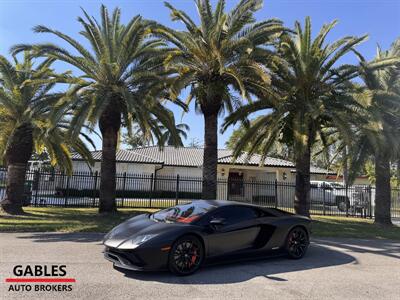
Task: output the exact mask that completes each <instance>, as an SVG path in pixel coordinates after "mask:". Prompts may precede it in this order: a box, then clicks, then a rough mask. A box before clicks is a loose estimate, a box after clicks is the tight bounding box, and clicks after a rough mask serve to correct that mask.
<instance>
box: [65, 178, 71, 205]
mask: <svg viewBox="0 0 400 300" xmlns="http://www.w3.org/2000/svg"><path fill="white" fill-rule="evenodd" d="M70 178H71V176H67V188H66V189H65V200H64V206H67V205H68V195H69V180H70Z"/></svg>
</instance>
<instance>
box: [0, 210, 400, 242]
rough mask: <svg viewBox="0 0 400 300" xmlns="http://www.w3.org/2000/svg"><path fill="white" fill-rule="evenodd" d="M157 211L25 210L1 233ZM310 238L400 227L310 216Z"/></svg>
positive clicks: (89, 224) (75, 227) (396, 235)
mask: <svg viewBox="0 0 400 300" xmlns="http://www.w3.org/2000/svg"><path fill="white" fill-rule="evenodd" d="M156 210H157V209H149V208H129V209H119V211H118V213H116V214H112V215H107V216H103V215H99V214H97V209H95V208H55V207H51V208H41V207H40V208H39V207H29V208H25V211H26V212H27V214H26V215H24V216H18V217H13V216H7V215H0V232H7V231H8V232H34V231H42V232H45V231H47V232H107V231H108V230H110V229H111V228H112V227H114V226H115V225H117V224H119V223H121V222H122V221H124V220H125V219H127V218H130V217H132V216H134V215H137V214H141V213H146V212H154V211H156ZM313 220H314V221H315V222H314V223H313V226H312V231H313V236H316V237H347V238H387V239H395V240H400V227H398V226H396V227H393V228H382V227H379V226H376V225H374V224H373V221H372V220H369V219H361V218H346V217H324V216H313Z"/></svg>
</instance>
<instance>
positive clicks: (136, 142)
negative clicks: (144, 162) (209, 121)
mask: <svg viewBox="0 0 400 300" xmlns="http://www.w3.org/2000/svg"><path fill="white" fill-rule="evenodd" d="M172 118H173V116H172ZM154 126H156V127H158V130H159V132H160V134H161V135H160V136H158V137H156V136H154V134H153V133H152V130H150V131H149V132H144V131H143V129H142V128H140V126H139V125H138V124H134V125H133V128H132V132H133V134H132V135H131V136H129V135H128V134H124V135H123V143H124V144H126V145H128V146H129V147H130V148H131V149H135V148H137V147H146V146H150V145H155V144H158V145H159V146H160V147H163V146H166V145H167V146H178V147H183V142H182V138H184V139H186V138H187V131H189V129H190V128H189V126H188V125H187V124H185V123H181V124H176V125H175V132H171V131H170V130H169V129H168V128H167V127H166V126H164V125H162V124H160V123H159V122H157V121H156V120H155V124H154ZM153 132H154V130H153ZM157 139H158V140H157Z"/></svg>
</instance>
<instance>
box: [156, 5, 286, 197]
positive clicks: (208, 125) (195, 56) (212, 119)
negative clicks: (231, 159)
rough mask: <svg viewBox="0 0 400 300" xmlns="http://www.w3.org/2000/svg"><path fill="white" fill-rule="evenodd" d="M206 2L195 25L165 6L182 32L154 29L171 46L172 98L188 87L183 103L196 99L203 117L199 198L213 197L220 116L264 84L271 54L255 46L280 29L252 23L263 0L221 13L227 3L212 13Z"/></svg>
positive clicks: (277, 23) (166, 62)
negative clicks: (181, 27) (182, 28)
mask: <svg viewBox="0 0 400 300" xmlns="http://www.w3.org/2000/svg"><path fill="white" fill-rule="evenodd" d="M210 2H211V1H210V0H196V1H195V3H196V6H197V11H198V15H199V19H200V23H199V24H196V22H195V21H193V20H192V19H191V18H190V17H189V16H188V15H187V14H186V13H185V12H184V11H182V10H178V9H176V8H174V7H173V6H172V5H171V4H169V3H168V2H166V3H165V5H166V6H167V8H169V9H170V11H171V16H172V20H173V21H181V22H183V24H184V25H185V26H186V31H178V30H173V29H170V28H167V27H165V26H163V25H160V24H158V25H157V26H155V27H154V29H153V32H154V34H155V35H157V36H159V37H161V38H163V39H165V40H166V41H168V42H169V43H170V44H172V45H174V46H175V47H174V48H172V49H170V51H169V52H168V53H167V55H166V58H165V60H164V66H165V69H166V70H167V72H170V73H173V74H175V77H174V78H175V80H174V81H173V82H172V86H171V89H170V90H171V96H172V97H176V96H177V95H178V94H179V93H180V91H182V90H183V89H185V88H186V87H190V92H189V96H188V98H187V103H190V102H191V101H192V100H195V106H196V110H197V111H199V112H200V113H201V114H203V117H204V160H203V193H202V197H203V199H215V197H216V181H217V159H218V158H217V145H218V140H217V132H218V116H219V115H220V114H222V113H223V111H224V110H227V111H229V112H231V111H234V110H235V109H236V108H237V107H238V106H239V105H240V98H242V99H248V100H249V99H250V98H251V94H252V93H255V92H256V90H258V89H263V88H264V86H265V85H267V84H268V81H269V76H268V75H266V73H265V70H264V67H263V66H262V65H261V64H260V63H259V62H260V61H261V60H266V59H270V58H271V57H272V56H273V53H272V52H271V51H270V50H269V49H268V48H267V47H258V46H259V45H261V44H268V43H269V42H270V41H272V40H273V39H274V38H275V37H276V36H277V35H278V34H280V33H281V32H282V31H283V30H284V29H283V27H282V23H281V22H280V21H278V20H275V19H272V20H267V21H263V22H259V23H255V18H254V16H253V15H254V12H256V11H257V10H258V9H260V8H261V6H262V3H263V1H262V0H241V1H239V3H238V4H237V5H236V7H234V8H233V10H232V11H230V12H225V0H219V1H218V3H217V4H216V6H215V9H214V10H213V8H212V6H211V3H210ZM238 93H239V95H240V97H238V96H237V94H238Z"/></svg>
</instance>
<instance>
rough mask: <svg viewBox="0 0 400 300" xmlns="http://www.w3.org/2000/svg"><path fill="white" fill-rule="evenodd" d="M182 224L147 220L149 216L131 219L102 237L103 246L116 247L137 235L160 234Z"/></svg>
mask: <svg viewBox="0 0 400 300" xmlns="http://www.w3.org/2000/svg"><path fill="white" fill-rule="evenodd" d="M179 225H182V224H176V223H173V224H171V223H164V222H156V221H154V220H152V219H150V218H149V214H143V215H139V216H136V217H133V218H131V219H129V220H127V221H125V222H123V223H121V224H120V225H118V226H116V227H114V228H113V229H112V230H111V231H110V232H109V233H107V234H106V235H105V237H104V240H103V244H104V245H105V246H108V247H114V248H116V247H118V246H119V245H121V244H122V243H124V242H126V241H127V240H128V239H133V238H135V237H136V236H139V235H146V234H161V233H163V232H166V231H169V230H171V229H173V228H175V227H176V226H179Z"/></svg>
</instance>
